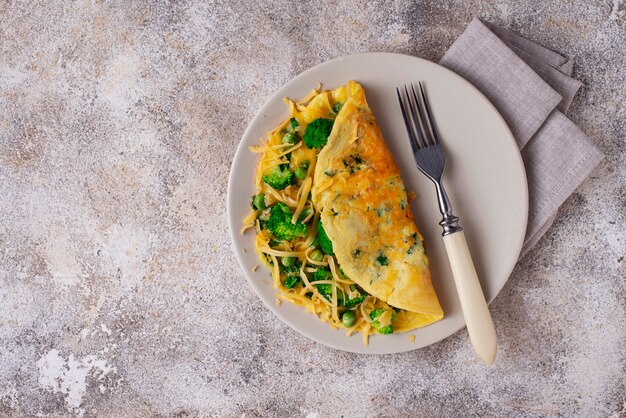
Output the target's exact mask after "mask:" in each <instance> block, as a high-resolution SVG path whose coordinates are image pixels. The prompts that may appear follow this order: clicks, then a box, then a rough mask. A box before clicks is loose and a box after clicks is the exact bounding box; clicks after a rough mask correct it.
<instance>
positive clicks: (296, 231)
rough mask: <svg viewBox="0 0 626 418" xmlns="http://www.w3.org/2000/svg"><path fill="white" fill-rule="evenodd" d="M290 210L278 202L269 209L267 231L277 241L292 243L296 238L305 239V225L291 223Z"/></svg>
mask: <svg viewBox="0 0 626 418" xmlns="http://www.w3.org/2000/svg"><path fill="white" fill-rule="evenodd" d="M292 216H293V214H292V213H291V209H289V206H287V205H285V204H284V203H283V202H278V203H277V204H275V205H274V206H272V209H270V218H269V219H268V220H267V223H266V226H267V229H268V230H269V231H270V232H271V233H272V234H273V235H274V236H275V237H276V238H278V239H281V240H285V241H293V240H294V239H296V238H305V237H306V236H307V234H308V232H307V229H306V225H305V224H303V223H302V222H296V223H295V224H292V223H291V217H292Z"/></svg>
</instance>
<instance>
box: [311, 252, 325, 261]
mask: <svg viewBox="0 0 626 418" xmlns="http://www.w3.org/2000/svg"><path fill="white" fill-rule="evenodd" d="M309 257H311V260H314V261H322V260H324V253H322V252H321V251H320V250H315V251H313V252H312V253H311V255H310V256H309Z"/></svg>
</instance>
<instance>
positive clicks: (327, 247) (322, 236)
mask: <svg viewBox="0 0 626 418" xmlns="http://www.w3.org/2000/svg"><path fill="white" fill-rule="evenodd" d="M317 236H318V237H319V242H320V247H322V251H324V254H328V255H333V242H332V241H331V240H330V238H328V235H327V234H326V231H324V227H323V226H322V222H321V221H320V222H318V223H317Z"/></svg>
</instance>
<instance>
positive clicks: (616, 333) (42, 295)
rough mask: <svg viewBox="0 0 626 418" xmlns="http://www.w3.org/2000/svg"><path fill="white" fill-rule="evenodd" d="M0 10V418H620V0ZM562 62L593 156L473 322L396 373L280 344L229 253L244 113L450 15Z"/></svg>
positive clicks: (430, 32) (407, 44) (438, 30)
mask: <svg viewBox="0 0 626 418" xmlns="http://www.w3.org/2000/svg"><path fill="white" fill-rule="evenodd" d="M260 3H262V5H258V4H254V3H252V2H249V3H248V4H244V3H239V2H231V3H225V2H217V3H213V2H203V1H195V2H194V1H182V2H172V3H162V4H157V3H152V2H133V1H117V2H100V1H93V2H92V1H74V2H67V3H62V2H58V1H46V2H43V1H42V2H39V3H38V4H37V3H30V4H27V3H26V2H9V1H2V2H0V196H1V197H2V198H1V199H0V346H1V347H2V350H1V351H0V415H2V416H25V415H28V416H34V415H39V416H46V417H48V416H49V417H56V416H67V415H73V414H76V415H81V414H82V415H84V416H96V415H97V416H150V415H158V416H174V415H177V416H187V415H191V416H207V415H209V416H242V415H244V414H245V415H246V416H257V415H265V416H299V415H303V416H309V417H317V416H319V417H326V416H338V415H344V416H354V417H360V416H424V417H432V416H462V415H481V416H506V415H510V416H556V415H562V416H581V417H596V416H624V415H625V414H626V406H625V402H626V398H625V392H626V386H625V377H626V353H625V348H624V346H625V342H626V312H625V300H626V292H625V286H624V265H625V263H626V262H625V261H624V260H623V257H624V255H625V252H626V251H625V247H626V245H625V240H626V234H625V214H626V210H625V209H626V208H625V200H626V190H625V184H626V158H625V155H626V154H625V150H624V141H625V136H626V135H625V129H624V120H625V118H626V111H625V107H624V97H625V85H626V73H625V70H624V69H625V68H626V66H625V64H626V60H625V57H626V50H625V40H626V30H625V27H624V26H625V23H624V20H625V16H626V12H625V10H624V5H623V4H622V2H621V1H618V0H616V1H614V2H610V1H600V0H598V1H587V2H581V1H555V2H545V1H543V0H524V1H521V2H517V1H514V0H502V1H492V2H490V1H459V2H448V1H433V2H425V1H424V2H400V1H399V2H395V3H394V2H384V4H383V2H379V3H376V2H364V1H363V2H362V1H359V0H348V1H344V2H332V3H328V4H325V5H322V4H320V3H319V2H310V3H301V2H293V1H268V0H264V1H261V2H260ZM474 16H478V17H482V18H484V19H486V20H489V21H491V22H493V23H496V24H500V25H502V26H504V27H507V28H510V29H512V30H515V31H517V32H519V33H521V34H522V35H525V36H527V37H529V38H530V39H532V40H535V41H538V42H540V43H542V44H544V45H546V46H549V47H551V48H553V49H555V50H557V51H559V52H561V53H563V54H565V55H568V56H571V57H575V58H576V66H575V69H574V72H575V77H577V78H579V79H580V80H582V81H583V82H584V84H585V86H584V87H583V88H582V89H581V91H580V92H579V94H578V96H577V97H576V99H575V101H574V105H573V108H572V110H571V111H570V113H569V116H570V117H571V118H572V119H573V120H574V121H576V123H577V124H578V125H579V126H580V127H581V128H582V129H583V131H585V132H587V133H588V134H589V136H590V137H591V138H592V139H593V140H594V141H595V142H596V143H597V144H598V146H599V147H600V148H601V150H602V151H603V152H605V153H606V154H607V159H606V160H605V161H604V162H603V163H602V164H601V165H600V166H599V167H598V168H597V169H596V170H595V172H594V173H593V175H592V176H591V178H589V179H588V180H587V181H586V182H585V183H584V185H582V186H581V187H580V188H579V189H578V190H577V192H576V193H575V194H574V195H573V196H572V197H571V198H570V199H569V200H568V201H567V202H566V204H565V205H564V207H563V208H562V210H561V212H560V214H559V217H558V219H557V221H556V223H555V225H554V227H553V228H552V229H551V230H550V231H549V232H548V234H547V235H546V236H545V237H544V238H543V239H542V240H541V242H540V244H539V245H538V246H537V247H536V248H535V249H534V250H533V251H532V252H531V253H529V254H528V255H527V256H526V257H525V258H524V259H523V260H522V261H521V262H520V263H519V265H518V266H517V268H516V269H515V272H514V274H513V275H512V277H511V279H510V280H509V282H508V284H507V285H506V287H505V288H504V290H503V291H502V293H501V294H500V295H499V296H498V298H497V299H496V301H495V302H494V303H493V305H492V312H493V316H494V319H495V322H496V327H497V331H498V335H499V341H500V348H499V351H498V359H497V363H496V364H495V365H494V366H493V367H491V368H488V367H485V366H483V365H482V364H480V363H479V362H478V361H477V360H476V358H475V356H474V355H473V353H472V350H471V346H470V344H469V341H468V337H467V334H466V332H465V331H462V332H459V333H457V334H455V335H454V336H452V337H450V338H448V339H447V340H445V341H443V342H441V343H439V344H436V345H434V346H431V347H429V348H426V349H423V350H419V351H416V352H413V353H408V354H402V355H395V356H384V357H371V356H358V355H353V354H347V353H342V352H337V351H332V350H330V349H327V348H325V347H323V346H320V345H318V344H316V343H313V342H311V341H309V340H307V339H305V338H303V337H301V336H300V335H299V334H297V333H296V332H294V331H292V330H291V329H289V328H288V327H287V326H285V325H284V324H282V323H281V322H277V320H276V318H275V317H274V316H273V315H272V313H270V312H269V311H268V310H267V309H265V308H264V307H263V306H262V304H261V302H260V301H259V300H258V299H257V297H256V296H255V294H254V293H253V292H252V291H251V289H250V288H249V287H248V286H247V284H246V282H245V279H244V277H243V275H242V272H241V271H240V270H239V267H238V266H237V264H236V261H235V258H234V256H233V254H232V253H231V246H230V242H229V235H228V228H227V226H226V209H225V199H226V182H227V175H228V172H229V168H230V162H231V160H232V157H233V155H234V152H235V147H236V146H237V143H238V141H239V139H240V137H241V134H242V133H243V130H244V128H245V127H246V124H247V122H248V121H249V120H250V119H251V118H252V116H253V115H254V113H255V112H256V110H257V109H258V108H259V106H260V105H261V104H262V103H263V102H264V101H265V100H266V99H267V98H268V97H269V96H270V95H271V94H272V93H273V92H274V91H275V90H276V89H278V88H279V87H280V86H281V85H282V84H284V83H285V82H287V81H288V80H289V79H290V78H291V77H293V76H294V75H296V74H298V73H299V72H301V71H303V70H305V69H307V68H309V67H311V66H313V65H315V64H318V63H320V62H323V61H325V60H328V59H330V58H333V57H337V56H340V55H344V54H350V53H354V52H364V51H395V52H401V53H408V54H413V55H417V56H421V57H424V58H427V59H430V60H435V61H436V60H438V59H439V58H440V57H441V56H442V55H443V53H444V52H445V50H446V49H447V47H449V46H450V45H451V43H452V42H453V40H454V39H455V37H456V36H458V35H459V34H460V33H461V32H462V31H463V29H464V28H465V26H466V25H467V24H468V23H469V22H470V20H471V19H472V18H473V17H474Z"/></svg>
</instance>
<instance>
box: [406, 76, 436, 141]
mask: <svg viewBox="0 0 626 418" xmlns="http://www.w3.org/2000/svg"><path fill="white" fill-rule="evenodd" d="M419 88H420V97H418V95H417V93H416V92H415V88H414V87H413V83H411V88H410V91H409V88H408V87H407V85H406V84H405V85H404V94H402V92H401V91H400V88H398V87H396V93H397V94H398V101H399V102H400V108H401V109H402V117H403V118H404V123H405V125H406V130H407V132H408V134H409V137H410V139H411V145H413V148H414V150H419V149H422V148H428V147H429V146H437V145H439V135H438V134H437V128H436V127H435V122H434V121H433V118H432V114H431V111H430V107H429V105H428V101H427V100H426V94H425V93H424V87H423V86H422V82H421V81H420V82H419ZM420 98H421V100H420Z"/></svg>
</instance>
